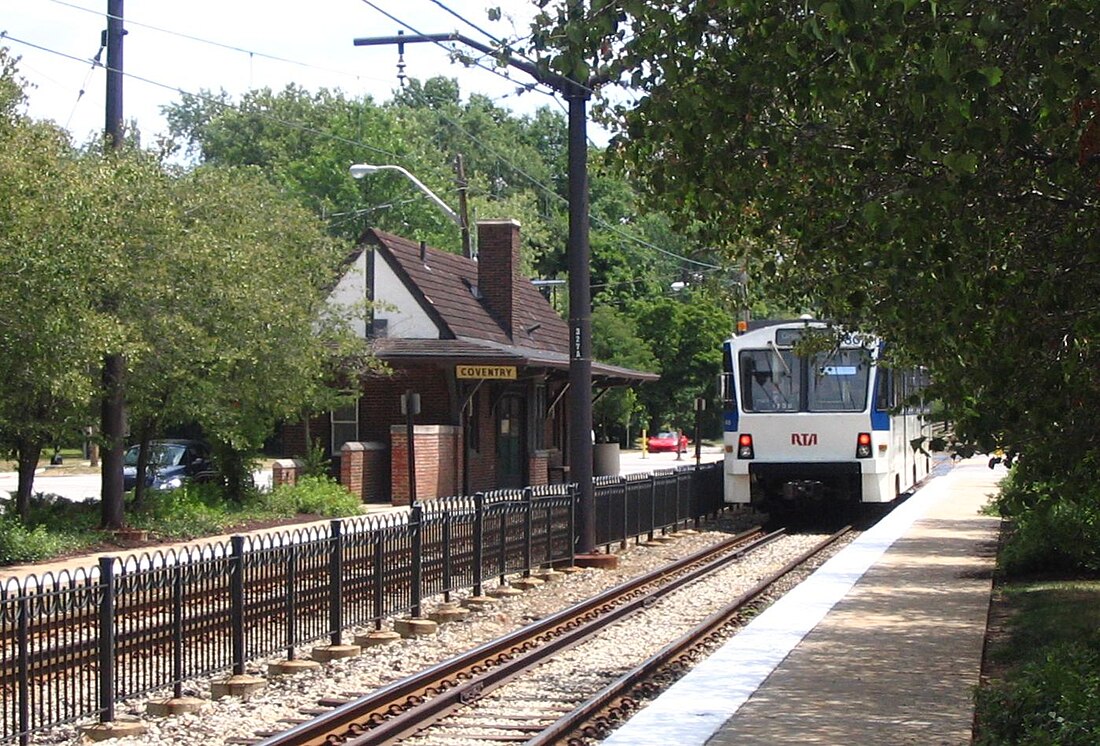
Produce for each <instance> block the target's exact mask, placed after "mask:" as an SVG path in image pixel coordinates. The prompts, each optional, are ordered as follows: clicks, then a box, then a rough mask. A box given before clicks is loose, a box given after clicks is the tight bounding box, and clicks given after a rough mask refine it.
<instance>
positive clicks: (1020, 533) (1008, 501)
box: [997, 470, 1100, 574]
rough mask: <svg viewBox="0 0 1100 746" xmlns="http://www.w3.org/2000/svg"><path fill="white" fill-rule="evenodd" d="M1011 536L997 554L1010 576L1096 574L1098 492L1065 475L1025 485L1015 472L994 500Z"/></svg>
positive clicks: (1098, 563) (1099, 521) (1099, 539)
mask: <svg viewBox="0 0 1100 746" xmlns="http://www.w3.org/2000/svg"><path fill="white" fill-rule="evenodd" d="M997 506H998V508H999V510H1000V512H1001V514H1002V515H1004V516H1006V517H1007V518H1010V519H1012V521H1013V531H1012V533H1011V535H1010V536H1009V537H1008V541H1007V543H1006V544H1005V547H1004V550H1003V552H1002V555H1001V563H1002V566H1003V568H1004V569H1005V570H1006V571H1007V572H1008V573H1010V574H1018V573H1029V572H1070V573H1073V572H1087V573H1093V572H1098V571H1100V487H1098V486H1097V485H1095V483H1084V484H1082V483H1081V482H1079V481H1077V480H1074V479H1072V476H1067V477H1066V478H1064V479H1059V480H1050V481H1042V482H1040V481H1027V479H1026V477H1025V476H1024V475H1023V474H1022V473H1021V472H1020V471H1019V470H1014V471H1013V473H1012V475H1011V476H1010V477H1009V479H1008V480H1006V482H1005V485H1004V489H1003V490H1002V493H1001V495H1000V497H999V498H998V500H997Z"/></svg>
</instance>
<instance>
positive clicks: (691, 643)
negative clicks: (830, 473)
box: [525, 526, 852, 746]
mask: <svg viewBox="0 0 1100 746" xmlns="http://www.w3.org/2000/svg"><path fill="white" fill-rule="evenodd" d="M851 531H852V526H845V527H844V528H842V529H840V530H839V531H837V532H836V533H834V534H832V535H830V536H828V537H826V538H825V539H823V540H821V541H820V542H818V543H817V544H816V545H815V546H813V547H811V548H810V549H808V550H806V551H805V552H803V553H802V554H800V555H799V556H797V557H795V558H793V559H791V560H790V561H789V562H787V563H786V564H785V565H783V566H782V567H780V568H779V569H777V570H776V571H775V572H773V573H772V574H771V575H769V576H768V577H766V578H762V579H761V580H760V581H758V582H757V583H756V584H755V585H753V586H752V587H751V588H749V589H748V590H746V591H745V592H744V593H742V594H741V595H740V596H738V597H737V598H735V599H734V600H733V601H731V602H730V603H728V604H727V605H726V606H724V607H723V608H721V609H719V610H718V611H716V612H714V613H713V614H711V615H710V616H708V617H707V618H706V619H704V620H703V621H701V622H700V623H699V624H697V625H696V626H695V627H694V628H692V629H691V630H689V631H688V632H686V633H685V634H683V635H682V636H681V637H680V638H679V639H677V640H675V641H673V642H671V643H669V644H668V645H666V646H665V647H663V648H662V649H661V650H659V651H657V652H656V653H654V654H653V655H652V656H650V657H649V658H647V659H646V660H644V661H642V662H641V663H639V664H638V665H637V666H636V667H635V668H633V669H632V670H630V671H628V672H627V673H625V674H623V675H622V676H620V677H619V678H618V679H616V680H615V681H613V682H611V683H610V684H608V685H607V686H606V687H604V688H603V689H601V690H600V691H599V692H597V693H596V694H594V695H593V696H592V697H590V698H589V699H587V700H585V701H584V702H583V703H581V704H580V705H578V706H577V707H576V709H574V710H573V711H572V712H570V713H569V714H567V715H564V716H562V717H561V718H559V719H558V720H557V721H555V722H554V723H552V724H551V725H550V726H548V727H547V728H545V729H544V730H542V731H541V732H540V733H539V734H538V735H537V736H533V737H532V738H530V739H529V740H527V741H526V742H525V746H551V745H552V744H563V743H564V744H570V746H572V745H573V744H581V743H587V742H588V741H587V740H581V739H579V738H578V739H569V738H568V736H569V735H570V734H575V733H577V732H578V731H581V730H582V728H583V726H584V725H585V724H587V723H590V722H592V721H594V720H597V719H598V718H599V716H600V713H601V712H606V711H608V710H610V711H611V712H613V713H616V714H618V715H619V716H620V717H617V718H616V720H617V721H618V720H624V719H626V718H625V717H622V715H623V714H624V713H625V712H627V711H629V710H633V709H637V707H636V706H630V707H626V706H624V704H630V705H634V704H635V703H634V702H633V700H631V698H630V697H629V696H628V695H629V693H630V692H631V691H632V690H633V689H634V688H635V687H637V686H638V685H639V684H641V683H643V682H645V681H647V680H650V679H652V678H654V677H656V676H657V675H658V672H660V671H661V670H663V669H667V668H669V667H673V666H677V665H687V660H688V659H690V658H693V657H695V656H696V655H697V654H698V652H699V651H701V650H702V649H703V648H704V647H705V646H706V645H707V644H708V641H709V640H711V639H712V638H714V637H715V636H717V635H719V634H720V633H721V630H722V629H723V628H725V627H726V626H727V625H729V624H731V623H732V622H734V621H736V620H737V619H738V617H739V616H740V615H741V613H742V610H743V609H744V608H745V607H746V606H748V605H749V604H751V603H753V602H754V601H755V600H756V599H758V598H759V597H760V596H762V595H763V594H764V593H765V592H767V590H768V589H769V588H771V587H772V586H773V585H775V584H776V583H777V582H779V581H780V580H781V579H783V578H784V577H785V576H786V575H788V574H790V573H791V572H794V571H795V570H797V569H798V568H799V567H800V566H802V565H803V564H805V563H806V562H808V561H810V560H811V559H813V558H814V557H815V556H816V555H818V554H820V553H821V552H822V551H824V550H825V549H827V548H828V547H830V546H832V545H833V544H835V543H836V542H837V541H839V540H840V539H842V538H843V537H844V536H846V535H847V534H848V533H850V532H851ZM583 735H584V737H585V738H586V739H591V738H600V737H601V736H600V735H599V734H597V733H596V732H594V731H593V732H588V730H587V729H585V730H584V733H583ZM605 735H606V733H605Z"/></svg>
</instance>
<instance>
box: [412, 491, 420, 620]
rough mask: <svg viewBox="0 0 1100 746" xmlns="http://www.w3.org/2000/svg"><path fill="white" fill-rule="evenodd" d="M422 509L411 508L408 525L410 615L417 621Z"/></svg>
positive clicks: (414, 506) (418, 616)
mask: <svg viewBox="0 0 1100 746" xmlns="http://www.w3.org/2000/svg"><path fill="white" fill-rule="evenodd" d="M423 521H424V509H423V508H422V507H420V505H419V504H417V505H413V507H412V518H411V520H410V522H409V525H410V526H411V527H412V588H411V589H410V592H411V594H412V599H411V600H412V609H410V613H411V614H412V617H413V619H419V618H420V614H421V611H422V609H421V606H420V600H421V594H422V593H423V589H422V588H421V587H420V583H421V581H422V579H423V573H424V566H423V553H424V537H423V534H422V532H423V529H424V523H423Z"/></svg>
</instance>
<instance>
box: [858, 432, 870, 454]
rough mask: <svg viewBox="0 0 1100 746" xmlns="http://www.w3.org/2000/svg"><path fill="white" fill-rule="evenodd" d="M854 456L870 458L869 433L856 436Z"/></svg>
mask: <svg viewBox="0 0 1100 746" xmlns="http://www.w3.org/2000/svg"><path fill="white" fill-rule="evenodd" d="M856 458H871V433H860V434H859V435H857V436H856Z"/></svg>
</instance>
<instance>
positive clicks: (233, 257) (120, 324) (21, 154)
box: [0, 64, 366, 528]
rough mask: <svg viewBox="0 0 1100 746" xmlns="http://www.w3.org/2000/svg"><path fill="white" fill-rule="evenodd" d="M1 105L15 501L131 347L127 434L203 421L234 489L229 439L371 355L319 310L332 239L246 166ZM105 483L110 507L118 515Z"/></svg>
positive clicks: (335, 249) (7, 402) (0, 414)
mask: <svg viewBox="0 0 1100 746" xmlns="http://www.w3.org/2000/svg"><path fill="white" fill-rule="evenodd" d="M13 70H14V68H13V67H12V66H10V65H7V64H5V65H4V75H3V76H0V81H3V83H4V85H3V86H2V87H0V91H3V92H4V93H3V95H5V96H11V95H14V94H12V93H10V92H11V91H14V92H16V93H18V92H19V91H20V90H21V89H20V87H19V84H18V82H17V81H15V82H14V83H12V84H11V85H9V82H10V81H13V80H14V78H13V75H14V72H13ZM0 110H3V111H5V112H9V113H8V115H7V116H6V117H5V119H4V120H3V121H2V122H0V144H2V146H3V147H0V218H2V219H0V242H2V248H3V251H2V252H0V271H2V272H3V274H4V276H5V282H4V283H3V286H2V287H0V303H2V304H3V305H4V307H5V308H9V309H18V312H17V313H10V314H5V316H4V318H3V321H2V322H0V375H3V376H4V378H5V386H4V388H3V390H2V391H0V444H2V445H4V446H5V447H8V448H11V449H14V450H16V451H17V453H18V456H19V460H20V466H21V469H20V471H21V474H20V486H19V490H18V493H17V503H18V507H19V508H20V511H21V512H25V507H26V500H27V499H28V498H29V496H30V490H31V480H32V479H33V467H34V466H35V465H36V464H37V458H38V454H39V452H40V451H41V448H42V447H43V446H45V445H48V444H53V443H56V442H58V440H59V439H61V438H63V437H65V435H66V434H67V433H69V432H72V431H75V430H77V429H78V428H83V427H84V426H86V425H88V424H90V423H92V422H94V421H95V416H94V413H93V409H94V406H95V404H96V403H97V401H98V398H99V395H100V388H99V387H100V385H101V382H100V376H99V371H100V368H101V365H102V360H103V357H104V355H106V354H113V355H121V356H122V357H123V358H124V359H125V360H126V361H127V365H128V370H127V374H126V407H127V411H128V415H129V423H130V426H131V430H132V432H133V434H134V435H135V436H136V437H138V438H139V439H142V440H146V439H148V438H149V437H151V436H153V435H157V434H160V433H161V432H162V431H163V429H164V428H165V427H168V426H172V425H181V424H198V425H199V426H201V427H202V428H203V429H204V431H205V432H206V433H207V435H208V436H209V437H210V438H211V439H212V440H214V441H215V443H216V444H220V445H222V446H223V448H222V449H221V453H222V454H223V455H224V457H225V458H224V459H223V463H222V464H221V466H222V467H223V469H224V470H225V471H226V472H227V473H228V476H230V477H234V479H231V480H230V487H231V488H232V487H233V486H234V482H235V481H236V482H239V481H240V479H239V477H240V476H241V475H240V470H239V469H232V468H230V467H232V466H234V463H232V462H234V461H239V459H237V454H240V453H242V452H247V451H250V450H255V449H257V448H259V446H260V445H261V444H262V442H263V440H264V439H265V438H266V437H267V436H268V435H269V434H270V432H271V430H272V428H273V425H274V424H275V422H276V421H278V420H280V419H284V418H288V417H291V416H296V415H299V414H300V413H301V412H303V411H311V410H313V409H319V408H322V407H323V406H324V405H325V404H326V403H331V398H332V394H331V390H330V388H329V387H328V386H327V385H326V384H327V383H329V382H330V381H331V380H333V378H334V376H335V375H337V374H338V373H339V374H341V375H352V376H354V375H355V374H356V373H357V369H356V367H355V366H356V365H357V364H360V363H365V362H366V360H365V357H364V356H363V355H362V353H361V349H360V348H359V347H356V344H361V343H356V342H355V341H354V340H352V339H351V338H350V335H349V333H348V332H347V331H346V329H347V327H346V326H345V325H343V324H342V323H340V322H341V319H339V318H335V317H333V316H332V314H329V317H328V318H327V319H325V320H319V319H320V318H321V310H322V308H323V306H324V301H325V298H326V296H327V293H328V290H329V288H330V287H331V286H332V283H333V282H334V280H335V277H336V274H335V273H336V271H337V269H338V267H339V266H340V262H341V260H342V259H343V257H344V256H345V250H344V247H343V246H341V245H340V244H339V243H338V242H336V241H334V240H332V239H330V238H329V237H328V236H326V234H325V231H324V230H323V227H322V226H321V225H320V223H319V222H318V220H317V219H316V217H314V215H312V214H311V213H310V212H309V211H307V210H306V209H304V208H303V207H302V206H300V205H299V204H298V203H297V202H296V200H294V199H292V198H290V197H289V196H288V195H287V193H286V190H285V188H282V187H280V186H279V185H278V184H275V183H272V181H271V180H269V179H267V178H264V177H263V176H262V175H261V174H260V173H259V171H258V169H255V168H252V169H249V168H245V167H221V166H216V165H207V166H202V167H199V168H195V169H192V170H189V171H180V170H178V169H174V168H170V167H167V166H165V165H164V164H163V163H161V162H160V161H159V160H158V159H157V158H155V157H154V156H152V155H151V154H148V153H144V152H141V151H139V150H135V149H132V148H124V149H122V150H121V151H119V152H117V153H112V154H111V157H104V154H103V153H101V152H99V149H98V148H96V147H91V148H87V149H85V150H77V149H75V148H73V147H72V145H71V144H70V143H69V142H68V140H67V138H66V137H65V136H64V135H63V134H62V133H61V132H59V131H58V130H57V129H55V128H54V127H52V126H51V125H47V124H40V123H36V122H33V121H30V120H29V119H27V118H25V117H22V116H20V115H18V113H17V108H16V107H8V106H7V105H6V103H5V104H3V105H0ZM337 363H339V367H338V368H337ZM349 365H350V366H351V367H349ZM24 465H26V466H27V469H26V470H24V469H23V466H24ZM237 466H239V464H237ZM231 491H232V489H231ZM110 499H111V498H110V497H109V496H106V497H105V502H104V508H105V509H104V516H105V520H106V519H107V516H109V515H122V511H121V509H118V510H117V511H116V510H115V508H118V507H119V506H113V505H112V506H111V510H107V507H108V505H107V502H108V500H110ZM105 527H108V528H117V527H118V526H114V525H111V526H105Z"/></svg>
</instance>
